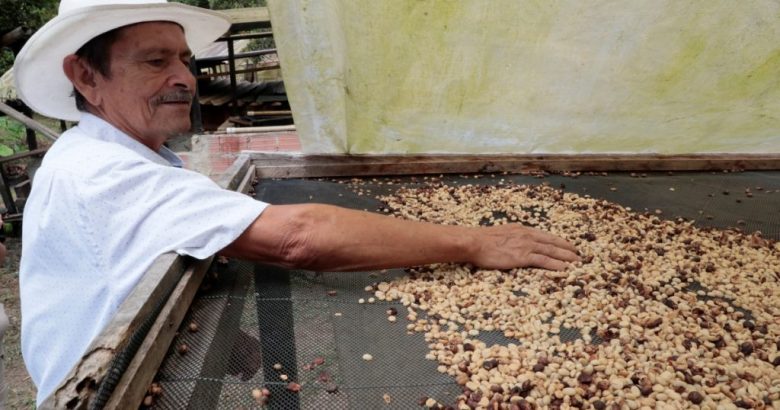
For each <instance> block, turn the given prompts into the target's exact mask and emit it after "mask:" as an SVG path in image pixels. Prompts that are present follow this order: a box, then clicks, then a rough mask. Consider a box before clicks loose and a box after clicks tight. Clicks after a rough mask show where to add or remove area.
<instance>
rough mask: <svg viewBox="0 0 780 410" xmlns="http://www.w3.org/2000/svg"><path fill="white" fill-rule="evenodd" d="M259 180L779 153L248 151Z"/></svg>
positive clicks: (711, 164)
mask: <svg viewBox="0 0 780 410" xmlns="http://www.w3.org/2000/svg"><path fill="white" fill-rule="evenodd" d="M249 155H250V156H251V158H252V162H253V163H254V164H255V165H256V166H257V174H258V176H259V177H261V178H305V177H327V176H366V175H411V174H444V173H473V172H488V173H489V172H512V173H518V172H535V171H547V172H562V171H641V172H652V171H702V170H718V171H719V170H777V169H780V154H701V155H645V154H638V155H622V154H621V155H618V154H615V155H607V154H599V155H596V154H588V155H303V154H289V153H258V152H253V153H249Z"/></svg>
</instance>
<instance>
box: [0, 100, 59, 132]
mask: <svg viewBox="0 0 780 410" xmlns="http://www.w3.org/2000/svg"><path fill="white" fill-rule="evenodd" d="M0 111H2V112H3V113H5V114H6V115H8V116H9V117H11V118H13V119H15V120H16V121H19V122H21V123H22V124H24V126H25V127H27V128H30V129H33V130H35V131H38V132H40V133H41V134H42V135H43V136H44V137H46V138H48V139H50V140H52V141H56V140H57V138H58V137H59V136H60V134H58V133H56V132H54V131H52V130H50V129H49V128H47V127H46V126H45V125H43V124H41V123H40V122H38V121H35V120H34V119H32V118H29V117H27V116H26V115H24V114H22V113H20V112H19V111H16V110H15V109H13V108H11V107H10V106H8V105H7V104H6V103H4V102H2V101H0Z"/></svg>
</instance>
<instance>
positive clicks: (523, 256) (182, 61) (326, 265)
mask: <svg viewBox="0 0 780 410" xmlns="http://www.w3.org/2000/svg"><path fill="white" fill-rule="evenodd" d="M86 3H88V5H85V4H86ZM95 3H96V1H95V0H91V1H84V2H77V1H75V0H71V1H63V2H62V3H61V4H60V14H59V15H58V16H57V17H56V18H55V19H53V20H52V21H50V22H49V23H47V24H46V26H44V27H43V28H42V29H41V30H39V31H38V32H37V33H36V34H35V36H33V38H31V39H30V41H29V42H28V43H27V45H26V46H25V49H23V50H22V52H21V53H20V54H19V57H18V59H17V62H16V78H17V90H18V92H19V95H20V96H21V97H22V98H23V99H24V100H25V102H26V103H27V104H28V105H29V106H30V107H32V108H33V109H34V110H36V111H38V112H40V113H42V114H45V115H48V116H52V117H57V118H64V119H69V120H79V121H80V122H79V125H78V126H77V127H74V128H72V129H71V130H69V131H68V132H66V133H64V134H63V135H62V136H61V137H60V139H59V140H58V141H57V142H56V143H55V144H54V145H53V146H52V148H51V149H50V150H49V152H48V154H47V156H46V158H45V159H44V161H43V164H42V166H41V168H40V169H39V170H38V173H37V174H36V179H35V181H34V183H33V187H32V192H31V194H30V198H29V200H28V202H27V205H26V209H25V223H24V231H23V238H24V242H23V252H22V262H21V268H20V269H21V274H20V275H21V277H20V287H21V296H22V351H23V355H24V358H25V361H26V363H27V366H28V369H29V371H30V374H31V375H32V377H33V380H34V381H35V383H36V385H37V386H38V402H39V403H40V402H42V401H43V400H44V399H45V398H46V397H47V396H48V395H49V394H51V393H52V392H53V391H54V389H55V388H56V387H57V385H59V384H60V383H61V382H62V380H63V378H64V377H65V376H66V374H67V373H68V372H69V371H70V370H71V368H72V367H73V365H74V364H76V363H77V362H78V360H79V359H80V357H81V355H82V354H83V353H84V351H85V349H86V348H87V347H88V345H89V343H90V342H91V340H92V339H93V338H94V337H95V336H97V335H98V334H99V332H100V331H101V329H102V328H103V327H104V326H105V325H106V324H107V323H108V321H109V320H110V319H111V316H112V315H113V314H114V312H115V311H116V309H117V307H118V306H119V304H120V303H121V302H122V301H123V299H124V298H125V297H126V296H127V294H128V293H129V292H130V290H131V289H132V288H133V286H134V285H135V284H136V282H137V281H138V279H139V278H140V277H141V275H142V274H143V272H144V271H145V270H146V269H147V268H148V267H149V266H150V264H151V263H152V261H153V260H154V259H155V258H156V257H157V256H158V255H160V254H162V253H164V252H170V251H173V252H177V253H179V254H183V255H191V256H193V257H195V258H200V259H202V258H207V257H208V256H210V255H212V254H214V253H216V252H221V253H222V254H224V255H227V256H235V257H239V258H244V259H249V260H253V261H258V262H265V263H272V264H277V265H281V266H285V267H296V268H304V269H312V270H326V271H338V270H342V271H347V270H362V269H379V268H388V267H401V266H411V265H421V264H428V263H434V262H447V261H451V262H468V263H472V264H474V265H478V266H482V267H490V268H510V267H516V266H539V267H543V268H548V269H563V268H565V267H566V263H567V262H570V261H574V260H576V259H577V256H576V254H575V250H574V248H573V247H572V245H571V244H569V243H568V242H566V241H564V240H563V239H561V238H558V237H555V236H553V235H550V234H548V233H544V232H541V231H538V230H534V229H529V228H524V227H522V226H520V225H519V224H518V225H512V226H497V227H492V228H468V227H457V226H441V225H434V224H426V223H420V222H412V221H402V220H399V219H395V218H390V217H386V216H381V215H377V214H372V213H368V212H358V211H353V210H348V209H344V208H338V207H333V206H327V205H318V204H303V205H269V204H265V203H262V202H259V201H255V200H253V199H251V198H249V197H246V196H244V195H240V194H238V193H234V192H229V191H225V190H222V189H220V188H219V187H218V186H216V185H215V184H214V183H213V182H212V181H211V180H209V179H208V178H206V177H204V176H202V175H200V174H197V173H195V172H191V171H187V170H183V169H181V168H178V166H180V164H181V162H180V160H179V159H178V158H177V157H176V156H175V155H174V154H173V153H172V152H170V151H169V150H168V149H167V148H165V147H164V146H163V143H164V142H165V140H166V139H168V138H170V137H172V136H174V135H177V134H180V133H183V132H186V131H188V129H189V127H190V122H189V117H188V113H189V110H190V103H191V100H192V96H193V92H194V88H195V80H194V78H193V76H192V75H191V74H190V70H189V61H190V57H191V51H190V50H191V49H196V48H197V47H201V46H203V45H205V44H207V43H208V41H211V40H213V39H214V38H216V37H218V36H219V35H220V34H222V33H223V32H224V31H225V30H226V29H227V28H228V24H227V22H226V21H225V20H224V19H223V18H222V17H221V15H219V14H218V13H215V12H211V11H208V10H202V9H197V8H194V7H189V6H184V5H180V4H174V3H166V2H164V1H160V0H156V1H152V0H146V1H139V0H114V1H113V2H112V3H111V4H107V3H106V4H103V5H95ZM58 67H62V69H61V70H58V69H57V68H58ZM44 71H45V72H44ZM44 74H45V75H44ZM71 91H73V94H74V95H75V101H74V98H71V97H70V93H71ZM76 106H78V107H79V110H77V109H76Z"/></svg>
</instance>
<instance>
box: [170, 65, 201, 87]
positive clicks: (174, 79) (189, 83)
mask: <svg viewBox="0 0 780 410" xmlns="http://www.w3.org/2000/svg"><path fill="white" fill-rule="evenodd" d="M169 81H170V83H171V84H170V85H172V86H174V87H182V88H186V89H187V90H194V89H195V76H194V75H193V74H192V71H190V66H188V65H187V64H185V63H184V62H181V61H178V62H176V63H175V64H173V68H172V72H171V75H170V78H169Z"/></svg>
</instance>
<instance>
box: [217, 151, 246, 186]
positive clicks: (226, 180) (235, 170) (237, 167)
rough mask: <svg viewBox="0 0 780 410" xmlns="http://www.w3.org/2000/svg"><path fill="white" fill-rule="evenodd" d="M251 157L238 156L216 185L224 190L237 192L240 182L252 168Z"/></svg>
mask: <svg viewBox="0 0 780 410" xmlns="http://www.w3.org/2000/svg"><path fill="white" fill-rule="evenodd" d="M252 165H253V164H252V160H251V157H250V156H249V155H247V154H240V155H239V156H238V158H236V160H235V161H233V163H232V164H231V165H230V166H229V167H228V169H226V170H225V172H224V173H223V174H222V176H220V177H219V179H218V180H217V184H218V185H219V186H221V187H222V188H225V189H230V190H237V189H236V188H237V187H238V186H239V184H240V183H241V181H242V180H243V179H244V178H245V177H246V173H247V170H249V167H250V166H252Z"/></svg>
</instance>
